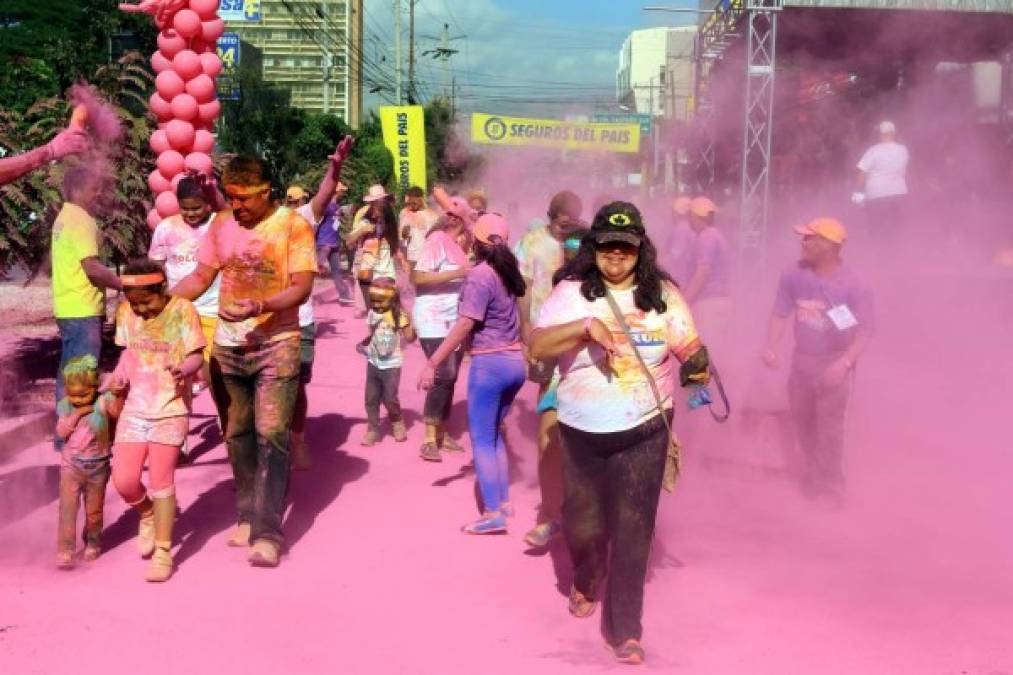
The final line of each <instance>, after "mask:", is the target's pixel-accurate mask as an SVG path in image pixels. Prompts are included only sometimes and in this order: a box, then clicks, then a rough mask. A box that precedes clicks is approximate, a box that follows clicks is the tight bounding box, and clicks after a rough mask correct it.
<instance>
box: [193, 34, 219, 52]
mask: <svg viewBox="0 0 1013 675" xmlns="http://www.w3.org/2000/svg"><path fill="white" fill-rule="evenodd" d="M190 49H192V50H193V51H195V52H197V53H198V54H204V53H206V52H214V51H216V50H215V43H214V42H207V41H205V40H204V39H202V38H200V37H195V38H194V39H192V40H190Z"/></svg>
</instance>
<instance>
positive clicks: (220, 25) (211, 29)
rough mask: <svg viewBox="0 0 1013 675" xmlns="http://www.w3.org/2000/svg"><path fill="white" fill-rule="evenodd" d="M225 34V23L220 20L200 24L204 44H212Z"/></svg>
mask: <svg viewBox="0 0 1013 675" xmlns="http://www.w3.org/2000/svg"><path fill="white" fill-rule="evenodd" d="M224 32H225V22H224V21H222V20H221V19H212V20H210V21H205V22H204V23H203V24H201V37H202V38H203V39H204V41H205V42H210V43H212V44H214V43H215V42H216V41H217V40H218V38H220V37H221V36H222V33H224Z"/></svg>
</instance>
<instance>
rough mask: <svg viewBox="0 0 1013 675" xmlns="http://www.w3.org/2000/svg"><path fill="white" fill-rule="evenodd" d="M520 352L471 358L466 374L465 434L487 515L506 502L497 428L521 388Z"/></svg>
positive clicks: (502, 450)
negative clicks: (467, 437)
mask: <svg viewBox="0 0 1013 675" xmlns="http://www.w3.org/2000/svg"><path fill="white" fill-rule="evenodd" d="M524 378H525V367H524V357H523V356H522V354H521V352H495V353H492V354H476V355H474V356H472V357H471V370H469V371H468V430H469V432H470V434H471V448H472V454H473V455H474V459H475V474H476V475H477V477H478V487H479V489H480V490H481V491H482V502H483V505H484V507H485V510H486V511H498V510H499V508H500V505H501V504H502V503H503V502H505V501H507V500H508V499H509V492H510V480H509V475H508V470H507V453H506V445H504V443H503V436H502V435H501V434H500V425H501V424H502V423H503V420H504V419H505V418H506V416H507V413H508V412H509V411H510V404H511V403H513V401H514V398H515V397H516V396H517V392H519V391H520V390H521V386H522V385H523V384H524Z"/></svg>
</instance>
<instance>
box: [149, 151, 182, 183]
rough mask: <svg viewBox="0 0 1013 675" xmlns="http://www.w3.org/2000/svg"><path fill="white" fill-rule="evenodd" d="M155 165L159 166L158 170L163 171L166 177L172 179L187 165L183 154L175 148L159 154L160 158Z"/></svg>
mask: <svg viewBox="0 0 1013 675" xmlns="http://www.w3.org/2000/svg"><path fill="white" fill-rule="evenodd" d="M155 165H156V166H158V170H159V171H161V172H162V175H163V176H165V177H166V179H171V178H172V177H173V176H175V175H176V174H177V173H179V172H180V171H182V170H183V168H184V167H185V164H184V162H183V155H181V154H179V153H178V152H176V151H175V150H169V151H168V152H163V153H162V154H161V155H159V156H158V159H157V160H156V161H155Z"/></svg>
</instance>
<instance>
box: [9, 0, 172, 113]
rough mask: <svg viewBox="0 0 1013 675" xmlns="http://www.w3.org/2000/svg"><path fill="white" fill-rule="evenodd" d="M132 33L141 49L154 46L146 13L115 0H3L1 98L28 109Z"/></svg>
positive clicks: (85, 72) (104, 58)
mask: <svg viewBox="0 0 1013 675" xmlns="http://www.w3.org/2000/svg"><path fill="white" fill-rule="evenodd" d="M118 33H131V34H133V35H135V36H136V37H137V39H138V41H139V44H138V49H140V50H141V51H142V52H143V53H145V54H148V53H150V52H152V51H154V50H155V37H156V29H155V27H154V25H153V24H152V22H151V20H150V19H149V18H148V17H146V16H138V15H134V14H126V13H124V12H121V11H119V9H118V8H117V2H116V0H4V2H2V3H0V63H3V64H4V68H3V72H0V101H3V105H4V107H5V108H8V109H14V110H16V111H18V112H21V113H24V112H26V111H27V110H28V108H29V107H30V106H31V105H32V104H33V103H34V102H35V101H36V100H38V99H41V98H46V97H50V96H59V95H60V94H62V93H63V92H64V91H65V90H66V89H67V88H68V87H69V86H70V85H72V84H74V83H75V82H77V81H78V80H80V79H82V78H85V79H86V78H87V76H90V75H93V74H94V73H95V71H96V70H97V69H98V68H99V67H100V66H101V65H103V64H105V63H107V62H108V61H109V57H110V54H109V49H110V39H111V38H112V36H114V35H116V34H118Z"/></svg>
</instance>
